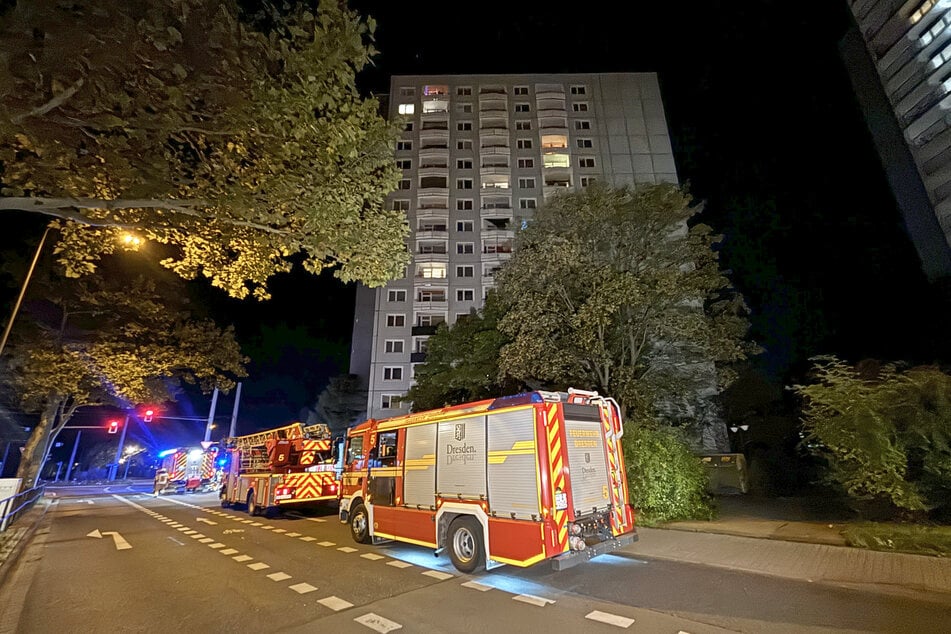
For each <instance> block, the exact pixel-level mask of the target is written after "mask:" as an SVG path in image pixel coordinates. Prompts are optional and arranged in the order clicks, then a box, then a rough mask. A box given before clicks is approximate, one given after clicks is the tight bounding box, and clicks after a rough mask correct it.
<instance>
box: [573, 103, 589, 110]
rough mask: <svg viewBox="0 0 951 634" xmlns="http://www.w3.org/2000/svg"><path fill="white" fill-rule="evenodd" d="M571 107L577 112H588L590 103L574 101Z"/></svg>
mask: <svg viewBox="0 0 951 634" xmlns="http://www.w3.org/2000/svg"><path fill="white" fill-rule="evenodd" d="M571 109H572V110H573V111H575V112H587V111H588V104H586V103H585V102H583V101H580V102H578V103H573V104H571Z"/></svg>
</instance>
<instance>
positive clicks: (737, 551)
mask: <svg viewBox="0 0 951 634" xmlns="http://www.w3.org/2000/svg"><path fill="white" fill-rule="evenodd" d="M50 502H51V500H50V499H49V498H47V499H44V500H41V501H40V502H38V503H37V504H36V505H35V506H34V507H33V509H31V510H30V511H29V513H27V514H26V515H24V516H23V517H22V518H21V519H20V520H18V521H17V523H16V524H15V525H14V526H13V527H11V528H8V529H7V531H6V532H5V533H0V584H2V583H3V580H4V578H5V577H6V575H7V574H8V573H9V572H10V570H11V569H12V568H13V564H14V563H15V562H16V557H17V555H18V554H19V553H20V552H21V551H22V550H23V547H24V546H25V544H26V543H28V542H29V538H30V537H31V536H32V534H33V532H34V529H35V527H36V526H37V525H38V524H39V522H40V521H41V520H42V519H43V517H44V515H45V514H46V511H47V509H48V508H49V505H50ZM718 505H719V510H720V512H719V515H718V517H717V519H715V520H712V521H689V522H672V523H669V524H666V525H663V526H661V527H656V528H646V527H640V528H638V535H639V540H638V541H637V542H635V543H634V544H633V545H632V546H629V547H627V548H625V551H627V552H628V553H630V554H632V555H635V556H644V557H650V558H655V559H665V560H671V561H677V562H682V563H689V564H696V565H702V566H713V567H719V568H726V569H730V570H739V571H743V572H749V573H754V574H761V575H769V576H773V577H781V578H785V579H792V580H798V581H802V582H808V583H823V584H830V585H835V586H840V587H852V588H860V589H863V590H866V591H873V592H882V593H889V594H897V595H903V596H910V597H915V598H918V599H928V600H932V601H936V602H940V603H947V604H951V558H949V557H932V556H926V555H910V554H904V553H893V552H880V551H872V550H867V549H864V548H853V547H849V546H847V545H846V544H845V540H844V539H843V537H842V535H841V534H840V531H841V530H842V528H843V526H844V523H845V522H844V518H843V517H842V516H841V515H840V514H836V513H835V512H828V511H824V510H823V509H822V508H816V507H814V506H813V505H811V504H810V502H809V500H804V499H800V498H756V497H750V496H746V495H739V496H725V497H720V498H718Z"/></svg>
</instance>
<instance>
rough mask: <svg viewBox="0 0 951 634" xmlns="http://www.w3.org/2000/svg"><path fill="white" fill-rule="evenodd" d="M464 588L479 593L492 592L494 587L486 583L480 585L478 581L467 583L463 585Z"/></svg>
mask: <svg viewBox="0 0 951 634" xmlns="http://www.w3.org/2000/svg"><path fill="white" fill-rule="evenodd" d="M462 587H463V588H472V589H473V590H478V591H479V592H486V591H487V590H491V589H492V586H487V585H485V584H484V583H479V582H478V581H466V582H465V583H464V584H462Z"/></svg>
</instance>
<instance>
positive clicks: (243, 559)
mask: <svg viewBox="0 0 951 634" xmlns="http://www.w3.org/2000/svg"><path fill="white" fill-rule="evenodd" d="M232 559H234V560H235V561H236V562H238V563H239V564H243V563H244V562H246V561H251V560H252V559H254V557H249V556H247V555H238V556H237V557H232Z"/></svg>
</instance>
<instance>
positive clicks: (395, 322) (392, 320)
mask: <svg viewBox="0 0 951 634" xmlns="http://www.w3.org/2000/svg"><path fill="white" fill-rule="evenodd" d="M405 325H406V315H387V316H386V326H387V328H402V327H403V326H405Z"/></svg>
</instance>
